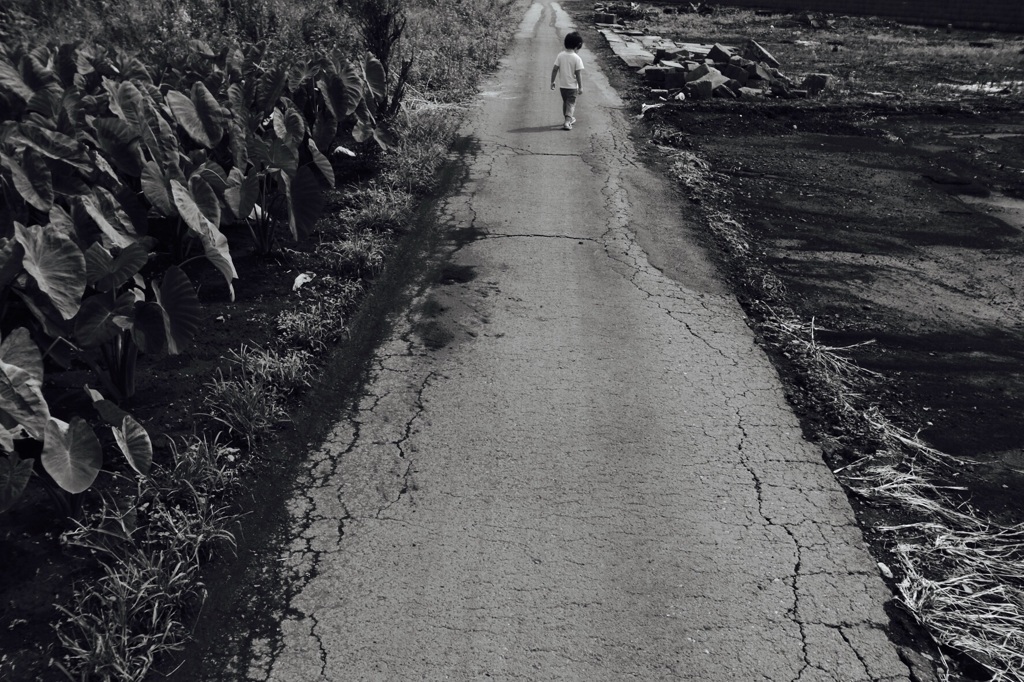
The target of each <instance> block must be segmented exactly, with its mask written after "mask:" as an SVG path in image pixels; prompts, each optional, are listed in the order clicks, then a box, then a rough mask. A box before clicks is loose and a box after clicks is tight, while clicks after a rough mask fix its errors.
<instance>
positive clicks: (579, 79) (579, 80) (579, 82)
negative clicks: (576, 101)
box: [576, 69, 583, 95]
mask: <svg viewBox="0 0 1024 682" xmlns="http://www.w3.org/2000/svg"><path fill="white" fill-rule="evenodd" d="M576 94H577V95H582V94H583V69H580V70H579V71H577V72H576Z"/></svg>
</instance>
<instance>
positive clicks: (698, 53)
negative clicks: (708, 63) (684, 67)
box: [676, 43, 714, 59]
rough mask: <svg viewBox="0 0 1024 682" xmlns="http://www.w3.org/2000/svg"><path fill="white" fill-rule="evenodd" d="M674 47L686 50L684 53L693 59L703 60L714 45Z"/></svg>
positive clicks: (679, 45) (691, 44) (684, 44)
mask: <svg viewBox="0 0 1024 682" xmlns="http://www.w3.org/2000/svg"><path fill="white" fill-rule="evenodd" d="M676 47H679V48H680V49H683V50H686V52H687V53H688V54H689V55H690V56H691V57H693V58H694V59H704V58H705V57H707V56H708V52H710V51H711V48H713V47H714V45H708V44H705V43H676Z"/></svg>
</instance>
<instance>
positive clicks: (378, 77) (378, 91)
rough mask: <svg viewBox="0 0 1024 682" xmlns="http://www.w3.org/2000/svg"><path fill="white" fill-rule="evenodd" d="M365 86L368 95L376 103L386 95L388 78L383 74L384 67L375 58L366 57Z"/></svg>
mask: <svg viewBox="0 0 1024 682" xmlns="http://www.w3.org/2000/svg"><path fill="white" fill-rule="evenodd" d="M364 68H365V73H366V85H367V86H368V87H369V88H370V94H372V95H373V97H374V98H375V99H377V100H378V101H380V100H382V99H383V98H384V96H385V95H386V94H387V87H388V76H387V74H386V73H385V72H384V65H383V64H381V63H380V60H379V59H377V58H376V57H372V56H370V57H367V58H366V65H365V67H364Z"/></svg>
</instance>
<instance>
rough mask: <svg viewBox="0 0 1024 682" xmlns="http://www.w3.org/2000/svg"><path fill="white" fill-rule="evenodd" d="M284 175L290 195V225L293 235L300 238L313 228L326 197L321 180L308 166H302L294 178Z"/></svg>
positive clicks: (287, 191) (286, 189) (286, 190)
mask: <svg viewBox="0 0 1024 682" xmlns="http://www.w3.org/2000/svg"><path fill="white" fill-rule="evenodd" d="M282 177H283V178H284V186H285V193H286V194H287V197H288V227H290V228H291V231H292V236H293V237H294V238H295V239H299V238H300V237H305V236H306V235H308V234H309V233H310V232H311V231H312V230H313V226H314V225H315V224H316V221H317V218H319V217H320V213H321V212H322V211H323V208H324V203H325V202H326V199H325V198H324V193H323V190H322V189H321V187H320V182H319V181H318V180H317V179H316V176H315V175H314V174H313V171H311V170H310V169H309V167H308V166H303V167H302V168H300V169H299V170H298V172H297V173H296V174H295V178H294V179H292V178H289V177H288V176H287V175H283V176H282Z"/></svg>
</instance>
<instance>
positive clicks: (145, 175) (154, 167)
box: [142, 161, 175, 216]
mask: <svg viewBox="0 0 1024 682" xmlns="http://www.w3.org/2000/svg"><path fill="white" fill-rule="evenodd" d="M142 193H143V194H144V195H145V196H146V199H148V200H149V203H150V204H152V205H153V208H155V209H156V210H157V211H159V213H160V215H163V216H172V215H174V214H175V209H174V199H173V198H172V197H171V183H170V180H169V178H167V177H166V176H164V174H163V171H162V170H161V169H160V165H159V164H157V162H156V161H150V162H149V163H147V164H146V165H145V166H143V168H142Z"/></svg>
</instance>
